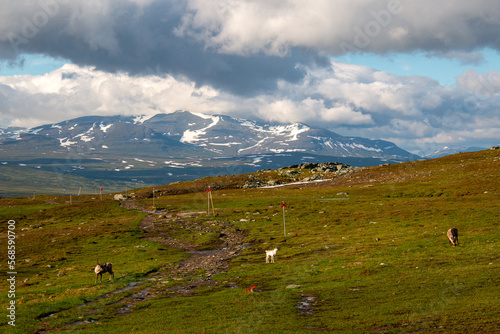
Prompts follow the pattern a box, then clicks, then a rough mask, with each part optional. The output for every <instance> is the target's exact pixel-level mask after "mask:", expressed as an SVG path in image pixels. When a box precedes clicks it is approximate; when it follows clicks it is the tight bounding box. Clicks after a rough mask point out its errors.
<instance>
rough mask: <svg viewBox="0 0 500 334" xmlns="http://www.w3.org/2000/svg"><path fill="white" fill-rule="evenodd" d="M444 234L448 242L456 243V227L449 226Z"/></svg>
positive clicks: (454, 244)
mask: <svg viewBox="0 0 500 334" xmlns="http://www.w3.org/2000/svg"><path fill="white" fill-rule="evenodd" d="M446 236H447V237H448V239H450V243H451V244H452V245H453V246H456V245H458V230H457V228H456V227H453V228H450V229H449V230H448V232H447V233H446Z"/></svg>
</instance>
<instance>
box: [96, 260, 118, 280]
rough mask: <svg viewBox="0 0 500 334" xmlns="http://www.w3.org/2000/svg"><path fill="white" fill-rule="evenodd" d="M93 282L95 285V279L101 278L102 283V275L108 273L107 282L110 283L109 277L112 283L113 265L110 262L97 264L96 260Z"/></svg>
mask: <svg viewBox="0 0 500 334" xmlns="http://www.w3.org/2000/svg"><path fill="white" fill-rule="evenodd" d="M94 271H95V282H96V283H97V278H98V277H99V276H100V277H101V283H102V274H104V273H109V280H110V281H111V277H113V281H114V280H115V273H114V272H113V264H112V263H110V262H107V263H103V264H99V260H97V266H95V269H94Z"/></svg>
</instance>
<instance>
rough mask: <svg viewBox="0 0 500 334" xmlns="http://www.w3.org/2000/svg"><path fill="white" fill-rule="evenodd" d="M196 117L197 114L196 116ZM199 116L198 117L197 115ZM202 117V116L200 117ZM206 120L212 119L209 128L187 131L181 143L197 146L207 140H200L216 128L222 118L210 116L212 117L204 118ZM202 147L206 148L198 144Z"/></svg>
mask: <svg viewBox="0 0 500 334" xmlns="http://www.w3.org/2000/svg"><path fill="white" fill-rule="evenodd" d="M195 115H196V114H195ZM197 116H198V115H197ZM200 117H201V116H200ZM204 118H205V119H210V118H211V119H212V123H210V124H209V125H208V126H207V127H205V128H202V129H199V130H186V131H184V133H183V134H182V138H181V140H180V141H181V142H182V143H188V144H195V143H197V142H199V141H201V140H205V139H203V138H200V137H201V136H202V135H205V134H206V131H207V130H208V129H210V128H211V127H214V126H216V125H217V123H219V121H220V117H219V116H214V117H212V116H210V117H204ZM198 145H200V146H206V144H198Z"/></svg>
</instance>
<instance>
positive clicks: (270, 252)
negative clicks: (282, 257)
mask: <svg viewBox="0 0 500 334" xmlns="http://www.w3.org/2000/svg"><path fill="white" fill-rule="evenodd" d="M277 250H278V248H275V249H273V250H266V263H269V259H271V263H274V257H275V256H276V251H277Z"/></svg>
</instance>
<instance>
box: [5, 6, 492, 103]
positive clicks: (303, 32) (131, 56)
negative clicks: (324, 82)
mask: <svg viewBox="0 0 500 334" xmlns="http://www.w3.org/2000/svg"><path fill="white" fill-rule="evenodd" d="M498 17H500V3H499V2H495V1H490V0H479V1H473V2H472V1H468V0H442V1H434V0H420V1H408V0H376V1H371V0H370V1H368V0H356V1H352V0H341V1H334V2H333V1H329V0H317V1H313V2H306V1H278V2H277V1H267V0H254V1H235V0H189V1H181V0H74V1H68V0H40V1H30V2H19V1H14V0H8V1H4V2H3V3H2V11H1V12H0V58H3V59H9V60H10V61H15V60H16V59H19V57H22V54H23V53H37V54H46V55H50V56H53V57H56V56H57V57H62V58H64V59H68V60H70V61H71V62H72V63H74V64H78V65H80V66H95V67H96V68H97V69H100V70H103V71H108V72H112V73H117V72H120V71H123V72H127V73H131V74H133V75H142V74H144V73H146V72H147V69H148V68H154V67H156V66H157V65H158V66H160V68H161V69H162V71H163V72H164V73H165V74H169V75H174V76H178V75H183V76H186V77H187V78H188V79H189V80H192V81H193V82H195V83H196V85H197V86H203V85H211V86H213V87H216V88H218V89H223V90H226V91H230V92H231V93H235V94H238V95H246V96H250V95H257V94H261V93H262V92H270V91H273V90H275V89H277V83H278V82H279V81H280V80H286V81H288V82H291V83H297V82H300V81H301V80H302V79H303V78H304V76H305V75H306V72H304V71H303V68H304V66H308V67H311V66H319V67H322V66H328V64H329V61H328V57H329V56H332V55H340V54H343V53H346V52H372V53H380V54H384V53H387V52H411V51H415V50H423V51H428V52H430V53H431V54H432V53H433V54H440V55H441V56H442V57H458V58H460V59H463V60H464V61H465V59H468V60H467V61H469V62H470V61H473V62H474V61H476V62H477V61H480V60H481V56H480V55H478V54H477V52H476V53H475V54H474V53H472V54H467V52H469V51H472V50H475V49H477V48H482V47H491V48H492V49H496V50H498V49H500V36H499V34H498V33H497V32H498V31H499V30H500V20H498Z"/></svg>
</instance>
